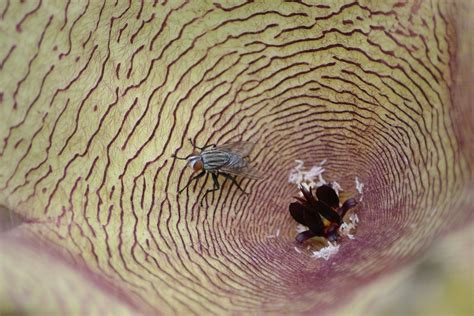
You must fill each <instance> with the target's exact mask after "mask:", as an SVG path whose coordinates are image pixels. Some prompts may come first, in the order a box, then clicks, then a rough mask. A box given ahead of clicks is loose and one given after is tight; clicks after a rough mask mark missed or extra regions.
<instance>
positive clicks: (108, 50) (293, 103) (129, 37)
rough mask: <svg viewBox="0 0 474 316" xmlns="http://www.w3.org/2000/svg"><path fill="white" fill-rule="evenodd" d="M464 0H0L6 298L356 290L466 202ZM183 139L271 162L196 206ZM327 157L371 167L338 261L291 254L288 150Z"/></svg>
mask: <svg viewBox="0 0 474 316" xmlns="http://www.w3.org/2000/svg"><path fill="white" fill-rule="evenodd" d="M471 7H472V6H471V5H470V4H469V1H466V2H456V3H452V2H448V1H437V0H431V1H398V0H397V1H377V4H376V5H375V2H371V1H362V0H361V1H342V0H341V1H327V2H323V1H312V0H301V1H300V0H298V1H281V2H278V3H277V2H274V1H263V2H259V1H257V2H252V1H222V2H221V1H216V2H211V1H186V0H185V1H180V0H171V1H166V0H165V1H121V0H117V1H56V2H55V1H25V2H23V1H12V0H4V1H1V3H0V30H1V32H0V42H1V43H2V44H1V45H0V205H2V207H1V212H2V216H1V218H2V219H3V218H14V219H15V220H12V221H11V223H12V225H10V226H8V225H6V226H8V227H4V226H5V225H2V229H4V231H3V232H2V233H0V257H1V258H2V260H0V301H1V304H0V305H1V306H4V308H5V309H8V310H13V311H16V312H18V311H34V312H38V311H47V312H55V313H60V314H70V313H80V314H86V313H103V312H104V311H107V312H110V313H113V314H118V313H120V314H126V313H130V314H136V313H146V314H157V313H163V314H173V313H174V314H178V313H180V314H183V313H196V314H203V313H206V314H207V313H215V314H222V313H233V314H236V313H249V312H275V313H309V312H314V311H318V312H321V313H322V312H325V311H332V310H333V309H335V308H340V307H341V306H342V305H344V304H346V303H347V304H349V303H350V302H351V297H352V294H354V290H357V292H358V293H359V294H360V293H361V292H363V291H364V288H365V285H368V284H370V283H371V282H372V281H374V280H377V279H378V278H379V277H382V276H385V275H388V274H390V273H392V272H394V271H397V269H399V268H400V267H402V266H403V265H404V264H405V263H408V262H410V261H411V260H412V259H413V258H415V257H416V256H417V254H419V253H420V251H422V250H424V249H425V248H426V247H427V246H429V245H430V244H431V242H432V240H433V239H434V238H435V237H439V236H443V235H444V234H446V233H447V232H449V231H452V230H456V229H457V228H458V227H459V226H460V225H463V224H464V223H467V222H470V221H471V220H472V205H473V203H472V199H471V200H469V197H470V196H472V191H473V184H472V178H471V177H472V162H473V158H474V154H473V150H472V141H471V137H472V132H473V127H472V126H473V125H472V119H473V118H472V110H471V107H470V105H469V100H470V97H471V96H472V92H471V90H472V87H471V86H472V82H473V81H472V80H471V79H472V74H471V72H470V71H469V69H472V66H471V60H472V58H470V57H469V56H470V55H469V51H470V50H469V48H470V47H471V44H472V39H470V37H469V36H468V35H467V34H468V32H467V31H466V30H467V29H464V30H463V28H464V27H465V26H466V25H467V24H466V22H465V21H468V20H469V19H470V16H469V12H472V10H471ZM470 29H472V28H470ZM470 29H469V30H470ZM466 47H467V48H466ZM189 137H191V138H192V139H194V140H196V142H197V143H199V144H206V143H224V142H229V141H237V140H242V139H243V140H249V141H253V142H256V143H257V144H258V146H257V147H256V150H255V153H254V159H255V161H256V162H257V163H258V165H259V166H262V171H263V172H265V173H266V175H267V176H268V179H267V180H266V181H260V182H252V181H249V180H243V181H242V182H241V185H242V186H243V188H244V189H246V191H248V192H251V194H249V195H243V194H242V193H241V192H239V190H238V189H236V188H235V187H230V185H229V183H228V182H226V183H225V184H224V188H223V189H222V190H220V191H218V192H215V194H213V195H212V196H210V197H209V206H208V207H200V206H199V197H200V195H202V194H203V190H204V189H202V186H200V185H199V186H192V187H191V189H190V190H189V191H187V192H184V193H183V194H181V195H178V194H177V191H178V188H179V187H180V186H182V185H183V184H185V183H186V181H187V180H188V178H189V176H190V170H189V169H188V168H183V167H182V165H181V164H178V163H177V162H176V161H174V160H173V159H171V155H172V154H173V153H175V152H176V151H178V152H191V151H192V148H191V146H190V145H189V143H187V141H186V139H187V138H189ZM323 159H328V160H327V162H326V164H325V165H324V168H325V169H326V170H325V177H326V178H327V179H328V181H334V180H337V181H338V182H339V183H340V185H341V186H342V187H343V188H352V187H353V179H354V178H355V177H358V179H360V181H361V183H364V185H365V187H364V199H363V201H362V202H361V209H363V212H362V213H360V214H358V216H359V217H360V219H361V221H360V225H359V227H358V231H357V238H356V239H355V240H352V241H351V242H350V243H346V244H342V245H341V247H340V249H339V252H338V253H337V255H335V256H334V257H332V258H331V259H330V260H328V261H320V260H308V258H307V256H303V255H302V254H299V253H297V252H295V251H293V250H294V249H293V239H294V222H292V221H291V219H290V218H289V216H288V203H289V202H290V200H291V197H292V196H294V195H295V194H296V189H295V187H294V185H292V184H289V183H288V181H287V179H288V174H289V171H290V170H291V168H292V167H293V163H294V161H295V160H302V161H304V162H305V163H306V164H307V165H309V166H312V165H316V164H317V163H318V162H320V161H322V160H323ZM344 179H346V180H344ZM205 181H208V182H207V186H210V185H212V184H211V181H210V179H206V180H205ZM347 191H348V192H345V193H347V194H348V195H349V196H351V194H355V193H356V191H355V188H354V191H353V192H350V191H349V189H348V190H347ZM277 230H278V232H279V234H278V237H277V238H273V239H272V240H271V242H270V241H269V240H268V239H267V238H266V236H267V235H269V234H272V233H273V232H275V231H277ZM333 263H334V264H333ZM38 284H41V290H39V289H38ZM341 302H342V303H341Z"/></svg>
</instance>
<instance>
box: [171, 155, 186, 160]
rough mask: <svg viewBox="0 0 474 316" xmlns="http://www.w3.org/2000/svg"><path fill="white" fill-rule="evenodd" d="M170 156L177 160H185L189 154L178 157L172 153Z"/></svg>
mask: <svg viewBox="0 0 474 316" xmlns="http://www.w3.org/2000/svg"><path fill="white" fill-rule="evenodd" d="M171 158H174V159H179V160H187V159H188V158H189V156H187V157H178V156H176V155H175V154H172V155H171Z"/></svg>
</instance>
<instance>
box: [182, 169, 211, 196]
mask: <svg viewBox="0 0 474 316" xmlns="http://www.w3.org/2000/svg"><path fill="white" fill-rule="evenodd" d="M205 174H206V170H203V171H201V173H199V174H198V175H197V176H194V177H192V178H191V179H190V180H189V181H188V184H186V185H185V186H184V188H182V189H181V190H179V191H178V194H180V193H181V192H183V191H184V190H185V189H186V188H187V187H189V185H190V184H191V183H192V182H193V181H194V180H196V181H197V180H198V179H199V178H201V177H202V176H204V175H205Z"/></svg>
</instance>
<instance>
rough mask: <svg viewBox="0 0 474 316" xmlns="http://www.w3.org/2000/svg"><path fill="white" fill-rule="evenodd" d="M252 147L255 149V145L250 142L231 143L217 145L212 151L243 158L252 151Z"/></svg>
mask: <svg viewBox="0 0 474 316" xmlns="http://www.w3.org/2000/svg"><path fill="white" fill-rule="evenodd" d="M254 147H255V143H251V142H233V143H227V144H223V145H218V146H216V147H215V148H214V149H217V150H222V151H226V152H230V153H233V154H236V155H238V156H240V157H242V158H245V157H247V156H248V155H250V152H251V151H252V150H253V148H254Z"/></svg>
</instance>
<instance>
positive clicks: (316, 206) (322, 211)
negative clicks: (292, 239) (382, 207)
mask: <svg viewBox="0 0 474 316" xmlns="http://www.w3.org/2000/svg"><path fill="white" fill-rule="evenodd" d="M300 190H301V193H303V197H304V198H300V197H296V199H297V200H298V202H293V203H291V204H290V207H289V210H290V214H291V216H292V217H293V218H294V220H295V221H297V222H298V223H300V224H302V225H304V226H307V227H308V228H309V229H308V230H306V231H304V232H302V233H299V234H298V235H297V236H296V241H297V242H299V243H302V242H304V241H305V240H307V239H309V238H312V237H316V236H319V237H324V238H326V239H328V240H329V241H336V240H337V239H338V238H339V235H338V232H337V231H338V229H339V227H340V226H341V225H342V223H343V221H342V219H343V218H344V215H346V213H347V211H348V210H349V209H351V208H352V207H354V206H356V205H357V202H356V200H355V199H352V198H351V199H348V200H346V201H345V202H344V203H343V204H342V206H341V207H339V197H338V196H337V194H336V191H334V189H333V188H331V187H330V186H328V185H322V186H320V187H318V188H317V190H316V196H317V198H318V200H316V199H315V197H314V196H313V193H312V188H311V187H310V188H309V190H308V189H306V188H305V187H304V186H303V185H300Z"/></svg>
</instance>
